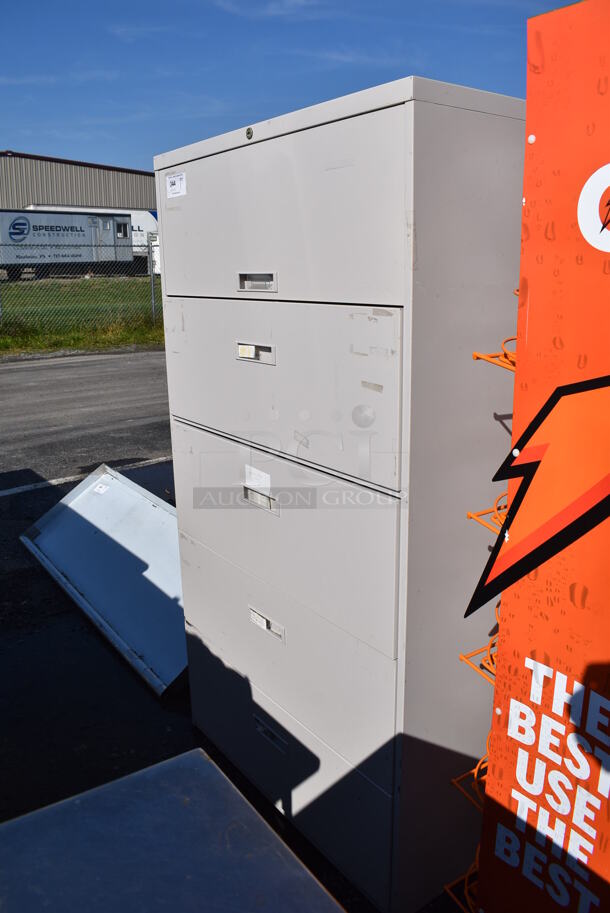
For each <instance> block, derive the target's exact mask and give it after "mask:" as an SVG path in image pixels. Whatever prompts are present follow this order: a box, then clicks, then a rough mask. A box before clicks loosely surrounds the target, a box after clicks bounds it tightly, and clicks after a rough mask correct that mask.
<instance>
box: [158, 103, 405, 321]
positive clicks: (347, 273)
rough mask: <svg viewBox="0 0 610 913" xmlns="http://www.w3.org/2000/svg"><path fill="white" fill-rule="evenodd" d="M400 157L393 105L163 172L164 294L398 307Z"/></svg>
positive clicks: (399, 111) (401, 134) (400, 109)
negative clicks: (178, 181)
mask: <svg viewBox="0 0 610 913" xmlns="http://www.w3.org/2000/svg"><path fill="white" fill-rule="evenodd" d="M406 162H407V156H406V117H405V109H404V106H403V105H397V106H396V107H392V108H386V109H384V110H380V111H373V112H371V113H368V114H364V115H361V116H359V117H354V118H350V119H346V120H339V121H336V122H334V123H330V124H323V125H320V126H318V127H315V128H313V129H309V130H302V131H298V132H296V133H291V134H287V135H285V136H279V137H276V138H274V139H273V140H272V141H269V142H260V143H254V144H252V145H250V146H243V147H241V148H238V149H232V150H229V151H226V152H224V153H223V154H222V155H212V156H208V157H205V158H200V159H197V160H195V161H190V162H186V163H184V164H179V165H176V166H175V167H172V168H168V169H164V170H163V171H161V172H159V178H158V180H159V183H158V187H159V200H158V204H159V212H160V220H161V240H162V245H161V247H162V255H163V267H164V278H165V292H166V294H168V295H188V296H203V295H205V296H209V297H219V298H234V297H235V294H236V292H237V293H239V294H240V295H241V296H244V297H251V296H253V297H260V296H261V295H263V296H265V295H274V294H275V295H276V296H277V297H278V298H284V299H292V300H297V301H303V300H304V301H337V302H350V301H357V302H360V303H362V304H378V303H381V304H399V303H402V302H403V300H404V293H405V286H406V276H407V269H406V261H407V255H408V242H407V227H406V223H405V217H404V205H405V193H406V181H407V164H406ZM176 173H178V174H182V175H184V179H183V183H182V189H183V190H185V191H186V192H185V193H182V194H180V195H178V196H172V195H169V196H168V185H167V180H168V178H171V176H172V174H176ZM363 213H366V218H363Z"/></svg>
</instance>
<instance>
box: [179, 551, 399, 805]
mask: <svg viewBox="0 0 610 913" xmlns="http://www.w3.org/2000/svg"><path fill="white" fill-rule="evenodd" d="M180 555H181V561H182V580H183V589H184V598H185V604H186V606H187V610H186V618H187V621H188V622H189V623H190V624H191V625H193V626H194V627H196V628H197V629H198V630H199V632H200V633H201V636H202V637H203V639H204V640H205V643H206V645H207V646H208V647H209V648H210V649H211V650H213V651H214V652H217V653H218V655H220V656H222V657H227V660H226V661H227V662H228V663H229V664H230V665H231V666H232V667H234V668H235V669H239V671H240V672H241V674H242V675H245V676H246V677H247V678H248V680H249V681H250V682H251V683H252V684H253V685H256V687H257V688H259V689H260V690H262V691H264V692H265V694H267V695H268V696H269V697H271V698H272V699H273V700H274V701H275V702H276V703H277V704H279V705H280V706H281V707H282V708H283V710H285V711H286V712H288V713H290V714H291V716H293V717H295V718H296V719H297V720H298V721H299V722H300V723H301V724H302V725H303V726H305V727H306V728H307V729H309V730H311V731H312V732H314V733H315V734H316V735H317V736H318V737H319V738H321V739H322V741H324V742H325V743H326V744H327V745H328V746H329V747H330V748H332V749H333V750H334V751H336V752H337V753H338V754H339V755H341V756H342V757H343V758H345V759H346V760H347V761H348V762H349V763H350V764H352V765H354V766H356V767H357V766H358V765H359V764H360V763H361V762H363V761H365V759H367V758H374V760H372V761H369V770H368V775H369V777H371V778H372V779H373V780H374V781H375V782H376V783H377V784H378V785H379V786H381V787H382V788H383V789H385V791H386V792H388V793H391V792H392V781H393V769H392V758H393V753H392V737H393V735H394V731H395V706H394V705H395V694H396V661H395V660H391V659H388V657H386V656H384V655H383V654H382V653H380V652H379V651H378V650H374V649H373V648H372V647H369V646H368V645H367V644H364V643H363V642H362V641H360V640H357V639H356V638H355V637H352V636H351V635H349V634H346V633H345V631H342V630H341V629H339V628H337V627H336V626H335V625H333V624H331V623H330V622H328V621H326V620H325V619H323V618H322V617H321V616H320V615H316V614H315V613H314V612H312V611H311V610H310V609H308V608H306V607H305V606H303V605H301V604H300V603H299V602H298V601H296V600H295V599H294V598H291V597H289V596H287V595H285V594H283V593H280V592H278V591H277V590H275V589H274V588H272V587H271V586H269V585H268V584H266V583H264V582H263V581H262V580H260V578H257V577H253V576H252V575H250V574H245V573H244V572H242V571H240V570H238V568H236V567H235V565H233V564H231V563H230V562H228V561H225V560H224V559H222V558H219V557H218V556H217V555H215V554H214V553H213V552H210V551H209V550H208V549H206V548H204V547H203V546H201V545H199V544H198V543H196V542H194V541H193V540H192V539H189V538H188V537H187V536H185V535H184V534H182V535H181V537H180Z"/></svg>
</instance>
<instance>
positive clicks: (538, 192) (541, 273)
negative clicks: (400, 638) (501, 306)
mask: <svg viewBox="0 0 610 913" xmlns="http://www.w3.org/2000/svg"><path fill="white" fill-rule="evenodd" d="M517 331H518V335H517V363H516V373H515V389H514V414H513V448H512V452H511V453H510V454H509V455H508V456H507V459H506V461H505V463H504V464H503V466H502V467H501V468H500V470H499V471H498V473H497V474H496V478H497V479H508V480H509V511H508V514H507V517H506V521H505V523H504V526H503V529H502V532H501V533H500V536H499V538H498V542H497V543H496V546H495V548H494V551H493V553H492V555H491V557H490V559H489V562H488V564H487V567H486V568H485V572H484V574H483V577H482V578H481V582H480V583H479V586H478V587H477V590H476V592H475V595H474V597H473V601H472V602H471V604H470V606H469V609H468V611H469V612H471V611H474V610H475V609H477V608H478V607H480V606H482V605H483V604H484V603H486V602H487V601H488V600H489V599H491V598H492V597H493V596H494V594H497V593H498V592H500V591H502V603H501V610H500V633H499V643H498V652H497V657H496V682H495V700H494V712H493V720H492V733H491V738H490V754H489V769H488V774H487V780H486V795H485V803H484V814H483V837H482V844H481V854H480V880H479V896H478V906H479V907H480V909H481V910H483V911H484V913H515V911H523V913H529V911H545V913H546V911H557V910H562V909H563V910H569V911H574V913H576V911H578V913H588V911H596V910H599V911H610V886H609V882H610V805H609V794H610V519H608V518H609V513H610V377H609V375H610V0H584V2H582V3H577V4H575V5H573V6H569V7H566V8H564V9H561V10H557V11H555V12H552V13H548V14H545V15H542V16H539V17H537V18H534V19H532V20H530V21H529V23H528V82H527V120H526V154H525V176H524V199H523V221H522V253H521V276H520V282H519V305H518V326H517Z"/></svg>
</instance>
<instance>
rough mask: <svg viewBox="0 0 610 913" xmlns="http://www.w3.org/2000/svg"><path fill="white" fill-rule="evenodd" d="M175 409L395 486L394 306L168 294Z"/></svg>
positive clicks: (397, 319) (397, 317) (397, 321)
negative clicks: (170, 295) (169, 295)
mask: <svg viewBox="0 0 610 913" xmlns="http://www.w3.org/2000/svg"><path fill="white" fill-rule="evenodd" d="M164 313H165V334H166V340H167V346H166V349H167V354H166V358H167V369H168V377H169V385H170V396H171V403H172V412H173V414H174V415H175V416H177V417H179V418H182V419H186V420H187V421H189V422H193V423H195V424H199V425H204V426H206V427H208V428H212V429H214V430H217V431H221V432H224V433H226V434H230V435H232V436H234V437H238V438H242V439H243V440H246V441H251V442H253V443H255V444H260V445H262V446H264V447H268V448H270V449H272V450H277V451H280V452H282V453H286V454H289V455H291V456H294V457H296V458H297V459H299V460H304V461H306V462H308V463H315V464H317V465H320V466H324V467H328V468H330V469H333V470H335V471H337V472H339V473H341V474H344V475H349V476H354V477H355V478H360V479H363V480H365V481H369V482H372V483H375V484H377V485H382V486H384V487H387V488H390V489H394V490H398V489H399V488H400V477H399V467H400V460H399V459H398V453H399V441H400V389H401V325H402V308H387V307H356V306H351V305H337V304H307V303H298V302H286V301H239V300H230V301H219V300H215V299H214V300H202V299H193V298H191V299H189V298H167V299H166V301H165V312H164Z"/></svg>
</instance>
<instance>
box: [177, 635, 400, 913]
mask: <svg viewBox="0 0 610 913" xmlns="http://www.w3.org/2000/svg"><path fill="white" fill-rule="evenodd" d="M186 633H187V650H188V657H189V678H190V684H191V702H192V710H193V721H194V723H195V725H196V726H198V727H199V728H200V729H201V730H202V731H203V732H204V733H205V734H206V735H207V736H208V738H210V739H211V740H212V741H213V742H214V743H215V744H216V745H217V746H218V748H220V750H221V751H222V752H223V753H224V754H225V755H226V756H227V757H228V758H229V759H230V760H231V761H233V763H235V764H236V765H237V766H238V767H239V768H240V770H241V771H242V772H243V773H244V774H245V775H246V776H247V777H248V779H249V780H250V781H251V782H252V783H254V784H255V786H257V787H258V789H260V790H261V791H262V792H263V793H264V794H265V795H266V796H267V797H268V798H269V799H271V801H272V802H274V803H275V804H276V805H277V806H278V807H279V808H281V810H282V811H283V812H284V814H286V816H287V817H289V818H291V819H292V820H293V822H294V824H295V825H296V826H297V827H298V828H299V829H300V830H301V831H302V832H303V833H304V834H305V835H306V836H307V837H309V839H310V840H311V841H312V842H313V843H314V844H316V846H317V847H318V848H319V849H320V850H321V851H322V852H323V853H325V854H326V855H327V856H328V858H329V859H330V860H331V861H332V862H334V863H335V865H337V867H338V868H340V869H341V870H342V871H343V872H344V873H345V875H346V876H347V877H348V878H350V879H351V880H352V881H353V882H354V884H356V885H357V886H358V887H360V889H361V890H363V891H364V892H365V893H367V894H368V895H369V897H371V899H372V900H373V902H374V903H376V904H377V905H378V906H379V907H380V908H381V909H384V908H386V907H387V902H388V891H389V877H390V858H391V846H392V809H393V803H392V799H391V797H390V796H388V795H387V794H386V793H385V792H384V791H383V790H381V789H379V788H378V787H377V786H375V785H374V784H373V782H372V781H371V780H370V779H369V778H368V777H367V776H366V765H365V772H364V773H363V772H362V771H358V770H354V769H353V768H352V767H350V765H349V764H347V762H346V761H345V760H344V759H343V758H341V757H340V756H339V755H337V754H336V753H335V752H334V751H332V750H331V749H330V748H329V747H328V746H327V745H326V744H325V743H324V742H323V741H322V740H321V739H319V738H317V737H316V736H315V735H314V734H312V733H311V732H310V731H309V730H308V729H307V728H306V727H304V726H302V725H301V724H300V723H299V722H298V721H297V720H295V719H294V717H292V716H290V715H289V714H287V713H286V712H285V711H284V710H283V709H282V708H281V707H280V706H279V705H278V704H276V703H275V702H274V701H273V700H271V699H270V698H269V697H268V696H267V695H265V694H264V693H263V692H262V691H261V690H260V689H258V688H257V687H256V686H255V685H253V684H252V683H251V682H249V681H248V678H247V677H246V676H244V675H240V674H239V673H238V672H236V671H234V670H233V669H231V668H230V667H229V665H228V659H226V658H224V657H223V656H222V655H220V654H217V653H215V652H213V651H212V650H210V649H209V648H208V647H207V646H206V644H205V643H204V639H203V638H202V635H201V633H200V632H199V631H197V629H196V628H194V627H192V626H191V625H188V624H187V628H186Z"/></svg>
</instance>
